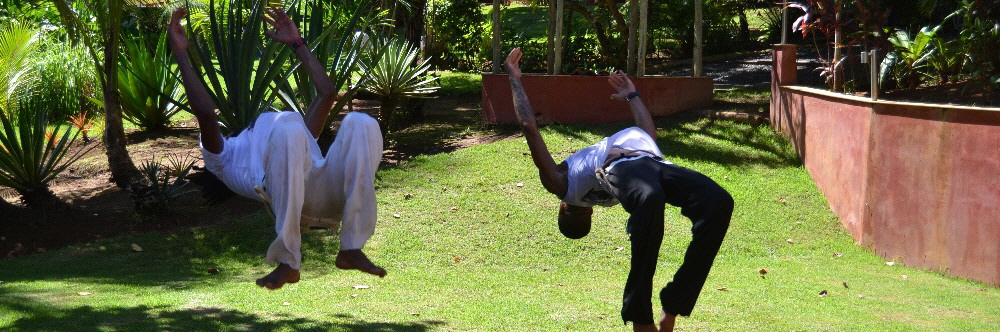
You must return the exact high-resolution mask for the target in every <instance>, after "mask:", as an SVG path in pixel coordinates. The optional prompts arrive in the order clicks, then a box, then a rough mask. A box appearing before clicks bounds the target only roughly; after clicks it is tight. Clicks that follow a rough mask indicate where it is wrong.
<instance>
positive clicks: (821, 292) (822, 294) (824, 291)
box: [819, 289, 829, 297]
mask: <svg viewBox="0 0 1000 332" xmlns="http://www.w3.org/2000/svg"><path fill="white" fill-rule="evenodd" d="M827 294H829V293H827V292H826V290H825V289H824V290H822V291H820V292H819V297H824V296H826V295H827Z"/></svg>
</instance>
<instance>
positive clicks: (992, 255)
mask: <svg viewBox="0 0 1000 332" xmlns="http://www.w3.org/2000/svg"><path fill="white" fill-rule="evenodd" d="M782 47H785V45H779V46H777V47H776V48H775V53H774V54H775V61H774V63H775V65H774V67H775V70H774V72H773V74H772V75H773V77H772V80H773V82H782V83H786V84H794V77H792V78H789V77H787V76H786V77H782V75H783V74H784V73H787V72H788V71H787V68H786V69H784V70H783V69H782V65H781V62H786V61H788V60H789V57H788V56H787V54H789V53H788V52H783V51H787V50H780V49H779V48H782ZM790 54H792V55H794V51H792V52H791V53H790ZM791 61H793V63H794V56H792V57H791ZM792 69H794V67H792ZM792 73H794V70H793V71H792ZM771 122H772V125H773V126H774V128H775V129H776V130H780V131H781V132H783V133H784V134H786V135H787V136H788V137H789V139H790V140H791V142H792V144H793V145H794V146H795V149H796V150H797V151H798V152H799V155H800V156H801V157H802V159H803V162H804V163H805V167H806V168H807V169H808V170H809V173H810V175H811V176H812V178H813V179H814V180H815V181H816V185H817V186H818V187H819V188H820V190H821V191H822V192H823V194H824V195H825V196H826V198H827V200H828V202H829V204H830V208H831V209H832V210H833V211H834V213H836V214H837V216H838V217H840V220H841V223H842V224H843V225H844V227H845V228H846V229H847V230H848V231H849V232H850V233H851V235H852V236H853V237H854V239H855V240H856V241H857V242H858V243H861V244H862V245H864V246H866V247H869V248H872V249H873V250H875V252H876V253H878V254H879V255H882V256H883V257H886V258H887V259H891V260H900V261H901V262H902V263H904V264H906V265H911V266H919V267H925V268H930V269H935V270H938V271H942V272H945V273H947V274H950V275H954V276H959V277H964V278H970V279H974V280H978V281H982V282H986V283H989V284H993V285H1000V153H998V152H1000V109H998V108H976V107H964V106H956V105H937V104H919V103H899V102H889V101H874V102H873V101H871V100H870V99H867V98H858V97H851V96H844V95H840V94H834V93H830V92H827V91H824V90H818V89H811V88H805V87H798V86H793V85H782V84H772V98H771Z"/></svg>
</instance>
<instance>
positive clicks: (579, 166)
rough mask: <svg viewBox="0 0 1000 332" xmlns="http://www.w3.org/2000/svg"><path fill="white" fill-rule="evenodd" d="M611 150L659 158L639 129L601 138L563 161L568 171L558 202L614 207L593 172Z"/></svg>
mask: <svg viewBox="0 0 1000 332" xmlns="http://www.w3.org/2000/svg"><path fill="white" fill-rule="evenodd" d="M611 148H619V149H624V150H637V151H647V152H650V153H652V154H654V155H656V156H657V157H663V153H662V152H660V148H659V147H658V146H656V141H654V140H653V138H652V137H650V136H649V134H647V133H646V131H644V130H642V129H640V128H639V127H629V128H625V129H623V130H621V131H619V132H617V133H615V134H614V135H611V136H609V137H605V138H604V139H602V140H601V141H600V142H597V144H594V145H591V146H588V147H586V148H583V149H582V150H580V151H577V152H576V153H574V154H572V155H570V156H569V157H568V158H566V161H565V162H566V164H567V166H569V169H568V170H567V172H566V178H567V183H566V195H564V196H563V197H561V199H562V200H563V201H564V202H566V203H568V204H572V205H577V206H586V207H591V206H594V205H601V206H614V205H616V204H618V200H616V199H615V198H614V196H612V195H611V193H608V192H607V190H605V189H604V188H603V186H601V184H600V181H598V179H597V176H596V174H595V172H596V171H597V169H598V168H600V167H601V166H603V165H604V162H605V160H607V158H608V152H610V150H611Z"/></svg>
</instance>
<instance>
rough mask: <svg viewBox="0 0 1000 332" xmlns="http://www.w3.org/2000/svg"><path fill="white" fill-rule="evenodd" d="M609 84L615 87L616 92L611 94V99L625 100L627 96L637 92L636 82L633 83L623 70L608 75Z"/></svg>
mask: <svg viewBox="0 0 1000 332" xmlns="http://www.w3.org/2000/svg"><path fill="white" fill-rule="evenodd" d="M608 84H611V87H612V88H614V89H615V93H614V94H612V95H611V99H614V100H621V101H624V100H625V97H626V96H628V95H629V94H630V93H633V92H635V84H632V80H630V79H629V78H628V76H626V75H625V72H623V71H621V70H619V71H616V72H614V73H611V75H609V76H608Z"/></svg>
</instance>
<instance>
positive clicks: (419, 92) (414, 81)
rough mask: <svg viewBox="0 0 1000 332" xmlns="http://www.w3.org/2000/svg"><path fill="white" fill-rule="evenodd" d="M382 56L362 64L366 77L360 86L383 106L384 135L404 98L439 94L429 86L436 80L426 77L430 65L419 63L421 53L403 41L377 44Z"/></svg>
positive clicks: (380, 114)
mask: <svg viewBox="0 0 1000 332" xmlns="http://www.w3.org/2000/svg"><path fill="white" fill-rule="evenodd" d="M375 49H376V50H379V53H380V56H379V57H377V58H374V59H373V58H366V59H365V60H363V61H362V62H361V70H362V73H363V74H364V75H365V76H366V77H367V79H366V80H364V81H362V83H361V86H362V88H364V89H365V90H367V91H369V92H371V93H374V94H376V95H378V96H379V101H380V102H381V104H382V106H381V108H380V109H379V114H378V121H379V124H380V126H381V128H382V132H383V134H385V132H386V131H387V129H388V126H389V125H390V124H391V121H392V116H393V113H394V112H395V110H396V106H398V105H399V102H400V100H401V99H402V98H404V97H419V96H426V95H428V94H431V93H433V92H434V91H437V89H438V87H437V86H431V85H430V83H431V82H433V81H434V80H436V79H437V77H430V78H427V76H426V75H425V74H426V73H427V69H429V68H430V65H429V64H428V63H427V62H428V59H425V60H424V61H422V62H419V63H417V62H416V59H417V56H418V55H419V53H420V52H419V49H417V47H415V46H413V45H411V44H410V43H409V42H407V41H405V40H402V39H391V40H387V41H381V42H378V43H377V44H376V46H375Z"/></svg>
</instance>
